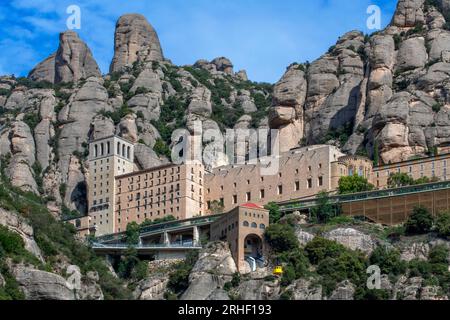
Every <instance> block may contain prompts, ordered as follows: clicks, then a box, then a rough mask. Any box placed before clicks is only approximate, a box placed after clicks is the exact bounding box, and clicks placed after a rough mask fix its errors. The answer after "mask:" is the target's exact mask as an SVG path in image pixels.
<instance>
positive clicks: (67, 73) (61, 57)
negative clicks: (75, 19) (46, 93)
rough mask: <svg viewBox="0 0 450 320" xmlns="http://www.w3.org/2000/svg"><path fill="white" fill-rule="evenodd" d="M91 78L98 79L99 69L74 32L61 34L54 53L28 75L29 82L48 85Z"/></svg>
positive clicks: (85, 46) (84, 44)
mask: <svg viewBox="0 0 450 320" xmlns="http://www.w3.org/2000/svg"><path fill="white" fill-rule="evenodd" d="M92 76H94V77H100V76H101V73H100V69H99V67H98V65H97V62H96V61H95V60H94V57H93V56H92V52H91V50H90V49H89V47H88V46H87V45H86V43H84V42H83V41H82V40H81V39H80V38H79V37H78V34H77V33H76V32H74V31H66V32H63V33H61V34H60V36H59V47H58V50H57V51H56V53H54V54H52V55H51V56H49V57H48V58H47V59H45V60H44V61H43V62H41V63H39V64H38V65H37V66H36V67H35V68H34V69H33V70H32V71H31V72H30V73H29V75H28V77H29V78H30V79H31V80H34V81H47V82H50V83H61V82H77V81H79V80H81V79H87V78H89V77H92Z"/></svg>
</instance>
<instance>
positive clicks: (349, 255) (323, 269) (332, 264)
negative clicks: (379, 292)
mask: <svg viewBox="0 0 450 320" xmlns="http://www.w3.org/2000/svg"><path fill="white" fill-rule="evenodd" d="M366 268H367V265H366V261H365V259H364V256H363V254H361V253H357V252H351V251H349V250H344V251H341V252H339V254H338V255H337V256H336V257H334V258H333V257H331V256H328V257H326V258H324V259H323V260H320V262H319V264H318V266H317V273H318V274H319V275H321V276H322V279H321V284H322V287H323V289H324V291H325V293H326V294H327V295H329V294H331V292H332V291H333V290H334V289H335V288H336V285H337V284H338V283H339V282H342V281H344V280H350V281H351V282H352V283H353V284H355V285H356V286H359V285H360V284H361V283H362V282H363V281H364V280H365V279H366V278H367V276H366V274H365V271H366Z"/></svg>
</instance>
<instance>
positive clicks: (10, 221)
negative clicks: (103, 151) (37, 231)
mask: <svg viewBox="0 0 450 320" xmlns="http://www.w3.org/2000/svg"><path fill="white" fill-rule="evenodd" d="M0 225H2V226H6V227H8V228H9V229H10V230H12V231H14V232H16V233H17V234H19V235H20V237H21V238H22V239H23V242H24V244H25V249H27V250H28V251H29V252H30V253H32V254H33V255H34V256H35V257H36V258H38V259H39V260H40V261H42V262H44V258H43V256H42V252H41V249H40V248H39V246H38V245H37V243H36V241H35V240H34V230H33V228H32V227H31V226H30V225H29V224H28V223H27V222H26V221H25V219H24V218H22V217H21V216H19V215H17V214H15V213H12V212H9V211H7V210H4V209H2V208H0Z"/></svg>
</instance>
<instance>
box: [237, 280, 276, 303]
mask: <svg viewBox="0 0 450 320" xmlns="http://www.w3.org/2000/svg"><path fill="white" fill-rule="evenodd" d="M237 292H238V295H239V299H240V300H248V301H254V300H276V299H277V298H278V297H279V294H280V286H279V283H278V282H277V281H275V282H270V281H265V280H263V279H252V280H248V281H244V282H243V283H241V284H240V285H239V288H238V289H237Z"/></svg>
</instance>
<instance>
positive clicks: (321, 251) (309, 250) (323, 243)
mask: <svg viewBox="0 0 450 320" xmlns="http://www.w3.org/2000/svg"><path fill="white" fill-rule="evenodd" d="M345 250H346V249H345V247H344V246H343V245H341V244H339V243H337V242H335V241H331V240H328V239H325V238H322V237H315V238H314V239H313V240H312V241H310V242H309V243H308V244H307V245H306V247H305V252H306V254H307V256H308V258H309V261H310V262H311V263H312V264H319V263H320V262H321V261H322V260H324V259H325V258H337V257H338V256H339V255H341V254H342V253H343V252H344V251H345Z"/></svg>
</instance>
